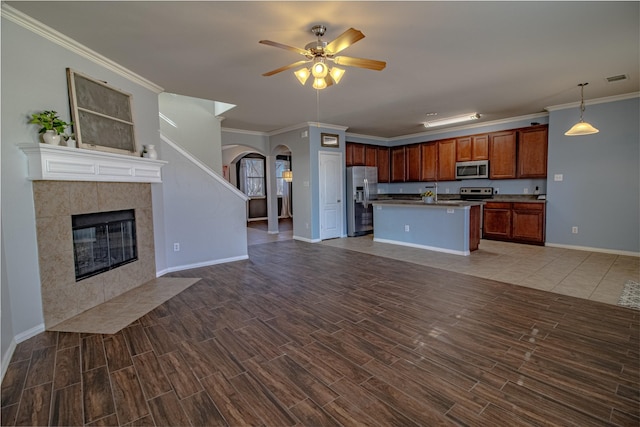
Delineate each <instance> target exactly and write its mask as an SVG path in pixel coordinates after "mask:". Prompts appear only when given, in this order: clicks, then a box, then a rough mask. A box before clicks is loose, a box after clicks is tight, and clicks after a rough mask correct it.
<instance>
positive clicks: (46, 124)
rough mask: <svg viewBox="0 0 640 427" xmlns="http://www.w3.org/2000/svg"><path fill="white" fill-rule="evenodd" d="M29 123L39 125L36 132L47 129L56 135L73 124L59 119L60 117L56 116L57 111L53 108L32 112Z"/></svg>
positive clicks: (43, 131)
mask: <svg viewBox="0 0 640 427" xmlns="http://www.w3.org/2000/svg"><path fill="white" fill-rule="evenodd" d="M29 123H32V124H34V125H39V126H41V128H40V131H39V132H38V133H45V132H46V131H48V130H53V131H55V132H56V134H58V135H62V134H63V133H64V130H65V129H66V128H67V127H69V126H71V125H72V124H73V123H67V122H65V121H63V120H62V119H60V117H58V113H57V112H56V111H53V110H52V111H43V112H42V113H36V114H32V115H31V120H29Z"/></svg>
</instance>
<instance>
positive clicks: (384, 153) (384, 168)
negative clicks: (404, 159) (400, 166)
mask: <svg viewBox="0 0 640 427" xmlns="http://www.w3.org/2000/svg"><path fill="white" fill-rule="evenodd" d="M377 164H378V182H389V179H390V176H389V172H390V168H389V148H387V147H378V161H377Z"/></svg>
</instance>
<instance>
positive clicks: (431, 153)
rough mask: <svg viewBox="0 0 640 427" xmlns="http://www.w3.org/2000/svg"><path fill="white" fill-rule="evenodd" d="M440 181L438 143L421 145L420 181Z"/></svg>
mask: <svg viewBox="0 0 640 427" xmlns="http://www.w3.org/2000/svg"><path fill="white" fill-rule="evenodd" d="M437 180H438V143H437V142H425V143H423V144H420V181H437Z"/></svg>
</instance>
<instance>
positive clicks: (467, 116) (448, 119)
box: [424, 113, 481, 128]
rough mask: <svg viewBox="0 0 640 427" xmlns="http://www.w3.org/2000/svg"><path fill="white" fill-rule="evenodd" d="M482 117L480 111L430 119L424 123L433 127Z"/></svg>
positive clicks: (428, 126) (427, 126) (425, 125)
mask: <svg viewBox="0 0 640 427" xmlns="http://www.w3.org/2000/svg"><path fill="white" fill-rule="evenodd" d="M480 117H481V116H480V114H479V113H469V114H462V115H460V116H454V117H446V118H444V119H436V120H429V121H428V122H425V123H424V127H426V128H431V127H436V126H444V125H452V124H455V123H462V122H468V121H471V120H478V119H479V118H480Z"/></svg>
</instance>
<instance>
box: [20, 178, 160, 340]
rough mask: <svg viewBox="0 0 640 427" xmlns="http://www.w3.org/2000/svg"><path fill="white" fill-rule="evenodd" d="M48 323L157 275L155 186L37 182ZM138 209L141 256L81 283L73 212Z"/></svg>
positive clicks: (46, 319) (41, 258)
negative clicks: (74, 252)
mask: <svg viewBox="0 0 640 427" xmlns="http://www.w3.org/2000/svg"><path fill="white" fill-rule="evenodd" d="M33 198H34V205H35V214H36V232H37V239H38V261H39V265H40V282H41V289H42V306H43V314H44V322H45V327H46V328H47V329H48V328H50V327H53V326H55V325H56V324H58V323H60V322H62V321H64V320H66V319H69V318H71V317H73V316H75V315H76V314H78V313H81V312H83V311H85V310H88V309H90V308H92V307H95V306H97V305H99V304H101V303H103V302H106V301H109V300H111V299H113V298H114V297H116V296H118V295H120V294H122V293H124V292H127V291H129V290H131V289H134V288H136V287H138V286H140V285H143V284H144V283H147V282H149V281H151V280H154V279H155V278H156V268H155V252H154V243H153V217H152V201H151V185H150V184H148V183H121V182H78V181H33ZM124 209H135V218H136V238H137V242H138V260H137V261H134V262H131V263H129V264H125V265H123V266H121V267H118V268H116V269H113V270H110V271H107V272H104V273H101V274H98V275H96V276H93V277H89V278H87V279H84V280H80V281H78V282H76V279H75V268H74V259H73V240H72V232H71V216H72V215H77V214H85V213H94V212H107V211H116V210H124Z"/></svg>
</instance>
